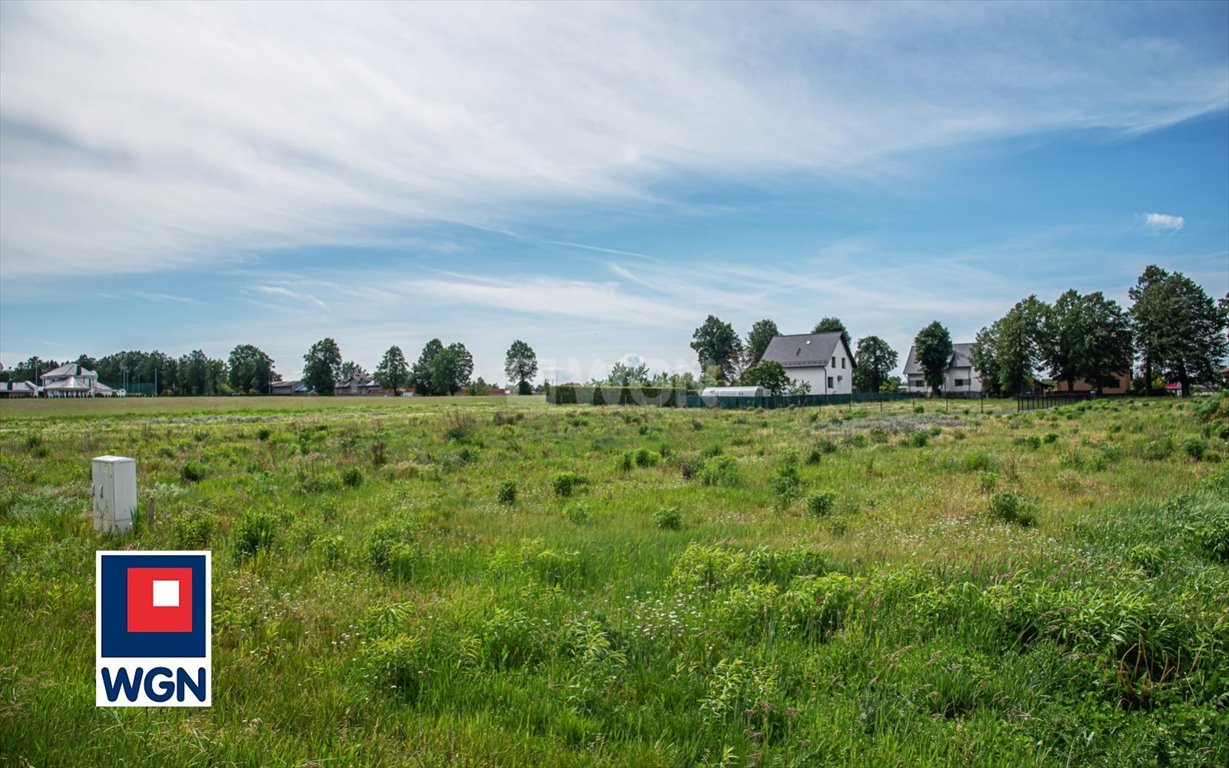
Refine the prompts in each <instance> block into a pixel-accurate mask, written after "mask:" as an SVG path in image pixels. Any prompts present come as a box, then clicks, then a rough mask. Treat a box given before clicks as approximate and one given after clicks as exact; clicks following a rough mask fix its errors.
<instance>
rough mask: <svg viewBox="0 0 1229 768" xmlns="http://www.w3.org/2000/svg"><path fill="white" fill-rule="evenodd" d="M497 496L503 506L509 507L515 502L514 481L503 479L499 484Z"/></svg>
mask: <svg viewBox="0 0 1229 768" xmlns="http://www.w3.org/2000/svg"><path fill="white" fill-rule="evenodd" d="M497 498H498V499H499V503H500V504H502V505H503V506H505V507H510V506H512V505H513V504H515V503H516V481H515V480H505V481H503V482H502V483H500V484H499V493H498V496H497Z"/></svg>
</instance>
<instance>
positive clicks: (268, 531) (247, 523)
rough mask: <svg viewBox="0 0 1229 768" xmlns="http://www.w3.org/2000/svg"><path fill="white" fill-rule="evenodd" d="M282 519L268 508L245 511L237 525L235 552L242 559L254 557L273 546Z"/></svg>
mask: <svg viewBox="0 0 1229 768" xmlns="http://www.w3.org/2000/svg"><path fill="white" fill-rule="evenodd" d="M281 528H282V521H281V520H280V519H279V518H278V516H277V515H275V514H273V513H272V512H269V511H267V510H252V511H248V512H245V513H244V514H243V516H242V517H240V518H239V522H238V524H237V525H236V526H235V552H236V553H237V554H238V555H239V557H240V558H241V559H243V558H248V557H253V556H255V555H256V553H257V552H260V551H261V550H267V549H269V548H270V547H271V546H273V541H274V539H275V538H276V537H277V532H278V531H279V530H280V529H281Z"/></svg>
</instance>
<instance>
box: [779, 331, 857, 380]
mask: <svg viewBox="0 0 1229 768" xmlns="http://www.w3.org/2000/svg"><path fill="white" fill-rule="evenodd" d="M760 360H771V361H772V362H774V363H780V364H781V367H782V368H784V369H785V375H786V376H788V377H789V378H790V379H793V380H795V381H804V382H806V383H807V384H810V385H811V394H812V395H848V394H850V393H852V392H853V353H852V352H851V351H850V350H849V345H848V344H846V343H845V340H844V339H843V338H841V334H840V332H837V331H833V332H831V333H799V334H794V335H792V336H776V337H774V338H773V340H772V341H771V342H769V343H768V348H767V349H765V350H764V355H763V356H762V357H761V358H760Z"/></svg>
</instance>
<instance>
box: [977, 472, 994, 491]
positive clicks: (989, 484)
mask: <svg viewBox="0 0 1229 768" xmlns="http://www.w3.org/2000/svg"><path fill="white" fill-rule="evenodd" d="M998 484H999V476H998V474H997V473H995V472H989V471H985V472H978V473H977V487H978V488H980V489H981V491H982V493H990V492H991V491H993V490H994V489H995V488H996V487H998Z"/></svg>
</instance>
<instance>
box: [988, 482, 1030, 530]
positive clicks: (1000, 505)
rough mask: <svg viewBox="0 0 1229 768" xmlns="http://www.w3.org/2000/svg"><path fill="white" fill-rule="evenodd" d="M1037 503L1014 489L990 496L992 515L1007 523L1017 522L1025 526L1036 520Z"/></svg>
mask: <svg viewBox="0 0 1229 768" xmlns="http://www.w3.org/2000/svg"><path fill="white" fill-rule="evenodd" d="M1034 510H1035V505H1034V503H1033V502H1032V501H1031V500H1030V499H1027V498H1025V497H1024V496H1021V495H1019V494H1017V493H1013V492H1012V491H1003V492H1002V493H996V494H994V495H993V496H991V497H990V515H991V516H992V517H994V518H995V519H997V520H1002V521H1003V522H1005V523H1015V524H1016V525H1021V526H1024V527H1025V528H1027V527H1029V526H1031V525H1033V524H1034V523H1035V522H1036V514H1035V511H1034Z"/></svg>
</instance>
